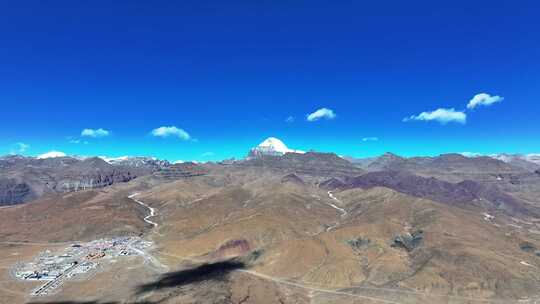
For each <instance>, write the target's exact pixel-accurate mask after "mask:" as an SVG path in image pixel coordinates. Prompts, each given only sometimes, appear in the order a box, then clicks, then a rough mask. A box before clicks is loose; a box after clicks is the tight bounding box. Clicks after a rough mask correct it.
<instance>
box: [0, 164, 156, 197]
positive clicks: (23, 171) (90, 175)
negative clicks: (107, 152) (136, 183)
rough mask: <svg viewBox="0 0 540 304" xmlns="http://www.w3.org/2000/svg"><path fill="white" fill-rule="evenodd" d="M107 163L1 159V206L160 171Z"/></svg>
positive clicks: (102, 185)
mask: <svg viewBox="0 0 540 304" xmlns="http://www.w3.org/2000/svg"><path fill="white" fill-rule="evenodd" d="M130 161H131V160H124V161H122V162H118V163H108V162H106V161H104V160H103V159H101V158H98V157H90V158H75V157H68V156H65V157H64V156H63V157H50V158H34V157H24V156H18V155H14V156H6V157H2V158H0V205H12V204H20V203H24V202H27V201H30V200H32V199H35V198H37V197H40V196H42V195H44V194H47V193H58V192H71V191H78V190H85V189H94V188H101V187H106V186H109V185H112V184H115V183H120V182H127V181H130V180H132V179H134V178H136V177H138V176H142V175H147V174H151V173H153V172H155V171H158V170H161V169H160V167H159V166H158V165H157V163H148V162H144V163H141V164H142V165H134V164H138V163H137V162H135V163H130Z"/></svg>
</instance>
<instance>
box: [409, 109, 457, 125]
mask: <svg viewBox="0 0 540 304" xmlns="http://www.w3.org/2000/svg"><path fill="white" fill-rule="evenodd" d="M411 120H421V121H432V120H435V121H438V122H440V123H441V124H446V123H449V122H457V123H461V124H464V123H466V122H467V114H466V113H464V112H460V111H456V110H454V109H453V108H451V109H444V108H439V109H437V110H435V111H431V112H422V113H420V114H418V115H411V116H409V117H405V118H404V119H403V121H411Z"/></svg>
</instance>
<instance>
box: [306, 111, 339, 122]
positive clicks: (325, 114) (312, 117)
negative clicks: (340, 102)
mask: <svg viewBox="0 0 540 304" xmlns="http://www.w3.org/2000/svg"><path fill="white" fill-rule="evenodd" d="M306 117H307V120H308V121H317V120H319V119H322V118H324V119H334V118H336V114H335V113H334V111H332V110H331V109H328V108H320V109H318V110H317V111H315V112H313V113H311V114H308V115H306Z"/></svg>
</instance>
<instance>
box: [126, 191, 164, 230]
mask: <svg viewBox="0 0 540 304" xmlns="http://www.w3.org/2000/svg"><path fill="white" fill-rule="evenodd" d="M137 195H139V193H133V194H132V195H130V196H128V198H129V199H131V200H132V201H134V202H136V203H137V204H139V205H141V206H143V207H145V208H147V209H148V210H149V211H150V213H149V214H148V215H147V216H145V217H144V219H143V220H144V221H145V222H147V223H148V224H151V225H152V226H154V228H157V227H158V226H159V225H158V223H156V222H153V221H151V220H150V218H151V217H154V216H156V209H154V208H152V207H150V206H148V205H147V204H145V203H143V202H141V201H140V200H138V199H136V198H135V196H137Z"/></svg>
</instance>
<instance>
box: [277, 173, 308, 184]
mask: <svg viewBox="0 0 540 304" xmlns="http://www.w3.org/2000/svg"><path fill="white" fill-rule="evenodd" d="M281 182H282V183H292V184H296V185H305V184H306V183H305V182H304V180H303V179H301V178H300V177H299V176H298V175H296V174H294V173H291V174H287V175H285V176H284V177H282V178H281Z"/></svg>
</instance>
